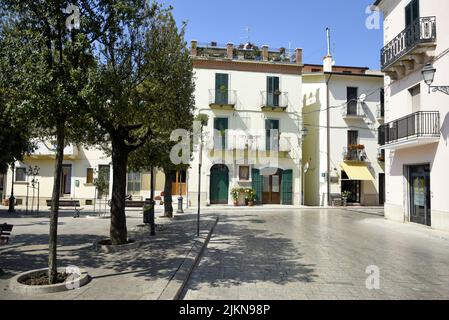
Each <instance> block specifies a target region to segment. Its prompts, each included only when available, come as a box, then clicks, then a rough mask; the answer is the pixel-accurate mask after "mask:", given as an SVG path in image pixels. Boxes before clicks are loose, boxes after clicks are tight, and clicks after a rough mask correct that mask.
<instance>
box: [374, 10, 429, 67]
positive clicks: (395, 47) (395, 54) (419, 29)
mask: <svg viewBox="0 0 449 320" xmlns="http://www.w3.org/2000/svg"><path fill="white" fill-rule="evenodd" d="M436 37H437V28H436V18H435V17H423V18H418V19H416V20H415V22H413V23H412V24H411V25H410V26H408V27H407V28H406V29H405V30H403V31H402V32H401V33H399V34H398V35H397V36H396V37H395V38H394V39H393V40H391V41H390V42H389V43H388V44H387V45H386V46H385V47H383V48H382V50H381V65H382V70H385V69H386V68H387V67H389V66H390V65H392V64H393V63H394V62H396V61H398V60H399V59H400V58H401V57H403V56H404V55H406V54H407V53H409V52H410V51H411V50H413V49H414V48H415V47H417V46H418V45H419V44H423V43H433V42H435V41H436Z"/></svg>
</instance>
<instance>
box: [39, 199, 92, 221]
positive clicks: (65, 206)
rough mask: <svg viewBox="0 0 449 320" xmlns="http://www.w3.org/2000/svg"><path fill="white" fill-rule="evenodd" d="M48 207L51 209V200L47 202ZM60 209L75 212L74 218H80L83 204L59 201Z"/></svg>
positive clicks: (74, 201)
mask: <svg viewBox="0 0 449 320" xmlns="http://www.w3.org/2000/svg"><path fill="white" fill-rule="evenodd" d="M47 206H48V207H49V208H50V209H51V200H47ZM59 209H60V210H75V215H74V218H79V217H80V212H81V210H84V208H81V204H80V201H79V200H59Z"/></svg>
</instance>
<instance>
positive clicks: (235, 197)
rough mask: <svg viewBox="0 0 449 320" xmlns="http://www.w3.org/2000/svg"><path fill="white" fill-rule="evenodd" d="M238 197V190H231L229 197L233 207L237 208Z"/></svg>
mask: <svg viewBox="0 0 449 320" xmlns="http://www.w3.org/2000/svg"><path fill="white" fill-rule="evenodd" d="M239 196H240V189H239V188H233V189H232V190H231V197H232V200H233V202H234V207H238V205H239Z"/></svg>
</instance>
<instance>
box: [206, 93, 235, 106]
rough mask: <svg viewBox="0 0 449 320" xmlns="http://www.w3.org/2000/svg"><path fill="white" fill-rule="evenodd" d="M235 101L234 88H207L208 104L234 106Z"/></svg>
mask: <svg viewBox="0 0 449 320" xmlns="http://www.w3.org/2000/svg"><path fill="white" fill-rule="evenodd" d="M236 102H237V93H236V91H235V90H219V89H218V90H216V89H210V90H209V105H210V106H211V107H212V106H217V107H220V108H224V107H228V108H232V109H233V108H234V107H235V104H236Z"/></svg>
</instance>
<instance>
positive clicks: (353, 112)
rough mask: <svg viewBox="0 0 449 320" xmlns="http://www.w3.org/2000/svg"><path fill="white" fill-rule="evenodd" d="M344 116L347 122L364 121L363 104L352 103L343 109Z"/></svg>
mask: <svg viewBox="0 0 449 320" xmlns="http://www.w3.org/2000/svg"><path fill="white" fill-rule="evenodd" d="M342 116H343V119H345V120H351V119H355V120H357V119H363V118H365V112H364V111H363V108H362V104H361V103H358V102H357V101H351V102H349V103H348V104H347V105H346V106H345V107H344V108H343V109H342Z"/></svg>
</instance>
